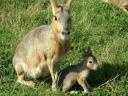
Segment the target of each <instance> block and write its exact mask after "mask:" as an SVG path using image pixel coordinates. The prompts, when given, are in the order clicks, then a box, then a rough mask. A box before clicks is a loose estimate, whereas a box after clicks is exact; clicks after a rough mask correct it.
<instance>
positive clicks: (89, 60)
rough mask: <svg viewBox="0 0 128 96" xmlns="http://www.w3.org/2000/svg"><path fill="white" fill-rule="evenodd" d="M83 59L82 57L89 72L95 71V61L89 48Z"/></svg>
mask: <svg viewBox="0 0 128 96" xmlns="http://www.w3.org/2000/svg"><path fill="white" fill-rule="evenodd" d="M83 57H84V64H85V65H86V68H88V69H90V70H97V68H98V63H97V59H96V57H95V56H94V55H93V53H92V50H91V48H90V47H88V49H87V51H85V52H84V55H83Z"/></svg>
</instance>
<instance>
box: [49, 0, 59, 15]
mask: <svg viewBox="0 0 128 96" xmlns="http://www.w3.org/2000/svg"><path fill="white" fill-rule="evenodd" d="M50 2H51V6H52V12H53V15H55V13H56V10H57V6H58V5H57V3H56V1H55V0H50Z"/></svg>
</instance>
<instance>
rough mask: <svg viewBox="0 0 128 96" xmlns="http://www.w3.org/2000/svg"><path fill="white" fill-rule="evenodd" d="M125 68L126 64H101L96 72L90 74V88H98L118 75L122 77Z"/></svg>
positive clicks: (127, 66)
mask: <svg viewBox="0 0 128 96" xmlns="http://www.w3.org/2000/svg"><path fill="white" fill-rule="evenodd" d="M127 68H128V63H127V62H124V63H123V64H109V63H103V64H102V66H100V68H99V69H98V70H97V71H95V72H94V71H93V72H91V73H90V76H89V78H88V82H89V84H90V85H91V86H92V87H98V86H100V85H102V84H104V83H105V82H107V81H108V80H111V79H113V78H114V77H116V76H117V75H119V74H120V76H122V75H123V74H124V73H126V71H127V70H128V69H127ZM120 76H119V77H120Z"/></svg>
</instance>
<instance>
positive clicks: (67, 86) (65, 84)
mask: <svg viewBox="0 0 128 96" xmlns="http://www.w3.org/2000/svg"><path fill="white" fill-rule="evenodd" d="M74 84H75V82H74V81H72V80H69V79H68V80H66V79H65V80H64V82H63V86H62V91H63V92H67V91H68V90H69V89H70V88H71V87H72V86H73V85H74Z"/></svg>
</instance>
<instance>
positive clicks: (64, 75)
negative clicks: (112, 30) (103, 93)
mask: <svg viewBox="0 0 128 96" xmlns="http://www.w3.org/2000/svg"><path fill="white" fill-rule="evenodd" d="M97 67H98V64H97V60H96V58H95V56H94V55H93V54H92V51H91V48H90V47H88V49H87V51H86V52H84V56H83V61H82V62H81V63H79V64H77V65H72V66H69V67H67V68H65V69H63V70H62V71H61V72H60V76H59V81H58V84H59V86H60V87H61V88H62V91H63V92H67V91H68V90H69V89H70V88H71V87H72V86H73V85H74V84H75V83H76V82H77V83H78V84H79V85H80V86H81V87H82V88H83V89H84V93H87V92H88V91H89V84H88V82H87V80H86V79H87V77H88V75H89V72H90V70H96V69H97Z"/></svg>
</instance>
